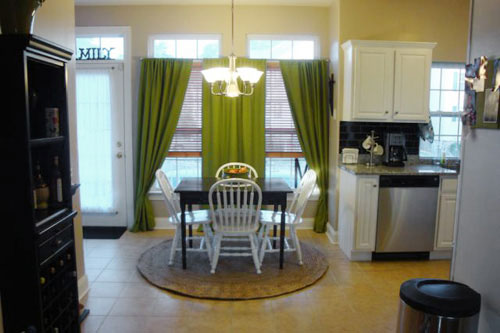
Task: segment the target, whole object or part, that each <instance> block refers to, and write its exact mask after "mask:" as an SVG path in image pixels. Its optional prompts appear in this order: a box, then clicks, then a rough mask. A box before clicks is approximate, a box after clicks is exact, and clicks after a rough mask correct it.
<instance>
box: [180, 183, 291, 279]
mask: <svg viewBox="0 0 500 333" xmlns="http://www.w3.org/2000/svg"><path fill="white" fill-rule="evenodd" d="M219 180H220V178H217V177H190V178H183V179H182V180H181V181H180V182H179V185H177V187H176V188H175V193H177V194H178V195H179V203H180V206H181V207H180V208H181V246H182V268H183V269H186V267H187V259H186V246H187V244H186V209H188V210H191V209H192V206H193V205H208V203H209V202H208V193H209V191H210V188H211V187H212V185H213V184H215V183H216V182H217V181H219ZM252 180H253V181H254V182H255V183H257V185H259V187H260V189H261V191H262V205H272V206H274V211H279V210H281V223H280V237H279V249H280V251H279V253H280V254H279V267H280V269H282V268H283V262H284V247H285V246H284V245H285V212H286V205H287V195H288V194H289V193H293V190H292V188H291V187H290V186H289V185H288V183H287V182H286V181H285V180H284V179H283V178H275V177H270V178H266V177H261V178H255V179H252ZM274 232H275V236H276V229H275V230H274ZM189 233H190V236H192V230H191V229H190V230H189Z"/></svg>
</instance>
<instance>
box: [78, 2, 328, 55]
mask: <svg viewBox="0 0 500 333" xmlns="http://www.w3.org/2000/svg"><path fill="white" fill-rule="evenodd" d="M76 25H77V26H101V25H104V26H130V27H131V28H132V56H133V57H145V56H146V55H147V41H148V36H149V35H151V34H160V33H179V34H186V33H193V34H196V33H217V34H219V33H220V34H222V49H221V52H222V55H229V53H230V52H231V10H230V7H229V6H97V7H92V6H77V7H76ZM327 25H328V9H327V8H322V7H272V6H265V7H263V6H236V8H235V27H234V34H235V38H234V44H235V45H234V47H235V53H236V55H237V56H244V55H246V35H247V34H312V35H317V36H319V37H320V41H321V45H322V46H324V47H323V48H322V50H321V55H322V56H323V57H328V29H327Z"/></svg>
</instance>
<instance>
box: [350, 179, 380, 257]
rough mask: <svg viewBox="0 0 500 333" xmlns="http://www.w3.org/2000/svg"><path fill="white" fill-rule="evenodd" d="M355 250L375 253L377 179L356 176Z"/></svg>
mask: <svg viewBox="0 0 500 333" xmlns="http://www.w3.org/2000/svg"><path fill="white" fill-rule="evenodd" d="M356 195H357V202H356V222H355V223H356V228H355V234H356V242H355V246H354V247H355V249H356V250H368V251H375V240H376V233H377V212H378V177H376V176H375V177H363V176H358V185H357V194H356Z"/></svg>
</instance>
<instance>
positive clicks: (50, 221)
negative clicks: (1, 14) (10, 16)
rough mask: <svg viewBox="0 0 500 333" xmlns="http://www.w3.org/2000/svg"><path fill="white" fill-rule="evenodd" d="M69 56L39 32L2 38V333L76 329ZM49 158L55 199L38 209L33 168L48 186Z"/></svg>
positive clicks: (63, 49)
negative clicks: (68, 99) (55, 167)
mask: <svg viewBox="0 0 500 333" xmlns="http://www.w3.org/2000/svg"><path fill="white" fill-rule="evenodd" d="M71 56H72V52H71V51H70V50H68V49H66V48H64V47H61V46H58V45H56V44H54V43H51V42H49V41H47V40H44V39H42V38H40V37H37V36H33V35H0V66H1V68H2V70H1V71H0V82H1V83H2V85H1V89H0V96H1V98H0V107H1V111H0V112H1V117H0V124H1V125H0V128H1V129H0V149H1V156H2V162H1V163H0V164H1V172H0V178H1V187H0V189H1V191H2V192H3V195H2V197H3V198H4V199H2V200H1V202H2V203H1V210H0V214H1V215H0V246H1V253H0V257H1V266H0V272H1V273H0V275H1V285H0V287H1V289H0V293H1V300H2V315H3V325H4V331H5V332H6V333H10V332H16V333H17V332H37V333H38V332H51V333H62V332H79V325H78V315H79V313H78V311H79V308H78V288H77V285H78V284H77V274H76V260H75V248H74V232H73V218H74V216H75V215H76V212H74V211H73V210H72V199H71V167H70V147H69V128H68V105H67V92H66V80H67V71H66V64H67V62H68V61H69V60H70V59H71ZM51 110H52V111H51ZM54 110H56V111H54ZM50 112H52V117H50V118H49V119H50V120H51V125H50V126H51V127H52V128H49V125H48V124H47V119H48V118H47V116H48V115H50ZM57 118H58V119H57ZM54 128H58V130H54ZM55 156H57V157H58V160H59V168H58V169H59V171H60V174H59V175H58V176H57V177H56V176H53V177H52V178H54V179H59V183H60V184H61V185H59V186H58V187H57V188H58V190H57V191H52V192H57V193H58V194H57V199H52V198H55V197H56V196H55V194H54V193H51V194H50V198H51V199H49V200H48V206H47V207H45V205H42V206H43V208H41V207H37V202H36V201H37V198H36V196H37V194H39V193H38V192H36V191H35V187H36V185H35V173H36V165H39V166H40V170H41V175H42V176H43V178H44V180H45V181H46V182H47V184H50V182H51V175H53V174H54V168H53V165H54V157H55ZM45 193H47V192H45Z"/></svg>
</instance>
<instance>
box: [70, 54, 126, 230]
mask: <svg viewBox="0 0 500 333" xmlns="http://www.w3.org/2000/svg"><path fill="white" fill-rule="evenodd" d="M76 101H77V132H78V133H77V135H78V169H79V175H80V184H81V186H80V200H81V209H82V220H83V224H84V225H85V226H126V225H127V224H126V214H125V208H126V207H125V206H126V201H125V195H124V194H125V181H124V177H125V162H124V161H125V158H124V147H123V142H124V140H123V139H124V117H123V66H122V64H113V65H101V64H78V66H77V71H76Z"/></svg>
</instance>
